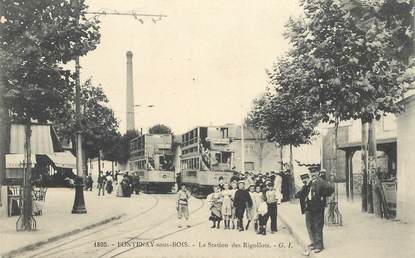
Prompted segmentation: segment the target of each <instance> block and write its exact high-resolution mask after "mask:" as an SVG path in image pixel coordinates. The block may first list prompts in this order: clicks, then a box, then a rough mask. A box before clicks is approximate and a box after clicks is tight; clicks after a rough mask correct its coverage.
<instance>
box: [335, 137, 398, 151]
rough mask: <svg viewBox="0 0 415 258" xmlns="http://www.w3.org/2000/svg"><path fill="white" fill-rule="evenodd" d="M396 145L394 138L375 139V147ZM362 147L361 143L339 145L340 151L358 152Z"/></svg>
mask: <svg viewBox="0 0 415 258" xmlns="http://www.w3.org/2000/svg"><path fill="white" fill-rule="evenodd" d="M390 144H396V137H390V138H383V139H376V145H377V146H378V147H380V148H382V147H384V146H385V145H390ZM361 147H362V142H348V143H342V144H339V149H340V150H355V151H356V150H360V149H361Z"/></svg>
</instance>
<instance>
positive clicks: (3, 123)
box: [0, 72, 10, 207]
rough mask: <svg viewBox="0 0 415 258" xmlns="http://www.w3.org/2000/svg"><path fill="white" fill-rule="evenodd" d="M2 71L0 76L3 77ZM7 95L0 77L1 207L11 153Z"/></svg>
mask: <svg viewBox="0 0 415 258" xmlns="http://www.w3.org/2000/svg"><path fill="white" fill-rule="evenodd" d="M1 75H2V74H1V72H0V77H1ZM4 95H5V87H4V85H3V84H1V78H0V207H1V206H3V205H7V204H3V203H2V202H1V200H2V199H3V198H2V196H1V186H2V185H3V182H4V179H5V177H6V154H7V153H9V147H10V144H9V142H10V118H9V114H8V111H7V108H6V106H5V104H4V101H3V96H4Z"/></svg>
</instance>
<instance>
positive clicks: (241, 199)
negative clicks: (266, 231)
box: [233, 181, 252, 231]
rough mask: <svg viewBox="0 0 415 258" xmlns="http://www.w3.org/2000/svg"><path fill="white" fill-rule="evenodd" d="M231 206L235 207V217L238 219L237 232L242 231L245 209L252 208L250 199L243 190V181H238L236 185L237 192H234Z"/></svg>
mask: <svg viewBox="0 0 415 258" xmlns="http://www.w3.org/2000/svg"><path fill="white" fill-rule="evenodd" d="M233 206H234V207H235V216H236V218H237V219H238V222H237V228H238V229H239V231H244V222H243V217H244V212H245V208H252V199H251V196H250V195H249V193H248V191H247V190H245V182H244V181H239V183H238V190H236V192H235V197H234V200H233Z"/></svg>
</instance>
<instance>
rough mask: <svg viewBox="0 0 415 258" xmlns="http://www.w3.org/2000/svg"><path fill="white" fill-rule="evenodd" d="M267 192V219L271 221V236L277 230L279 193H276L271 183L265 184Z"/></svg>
mask: <svg viewBox="0 0 415 258" xmlns="http://www.w3.org/2000/svg"><path fill="white" fill-rule="evenodd" d="M266 186H267V191H266V192H265V196H266V200H267V205H268V217H269V218H270V219H271V234H274V233H275V232H277V231H278V229H277V206H278V205H279V204H280V203H281V197H282V196H281V192H279V191H276V190H275V188H274V186H273V185H272V183H271V182H267V184H266Z"/></svg>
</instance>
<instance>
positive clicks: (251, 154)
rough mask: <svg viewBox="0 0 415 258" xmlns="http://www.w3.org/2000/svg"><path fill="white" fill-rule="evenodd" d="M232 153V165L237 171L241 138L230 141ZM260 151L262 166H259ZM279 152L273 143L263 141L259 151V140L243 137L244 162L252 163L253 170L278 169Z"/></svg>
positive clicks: (239, 168) (267, 170) (239, 166)
mask: <svg viewBox="0 0 415 258" xmlns="http://www.w3.org/2000/svg"><path fill="white" fill-rule="evenodd" d="M231 148H232V150H233V152H234V154H233V162H232V164H233V166H235V167H236V170H237V171H241V156H242V155H241V154H242V147H241V140H240V139H234V140H233V141H232V143H231ZM261 153H262V168H261V167H260V160H261V158H260V157H261ZM279 161H280V152H279V150H278V149H277V147H276V146H275V144H274V143H270V142H265V143H263V148H262V151H261V147H260V142H259V141H257V140H250V139H245V162H253V163H254V171H255V172H262V173H265V172H270V171H279V168H280V163H279Z"/></svg>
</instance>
